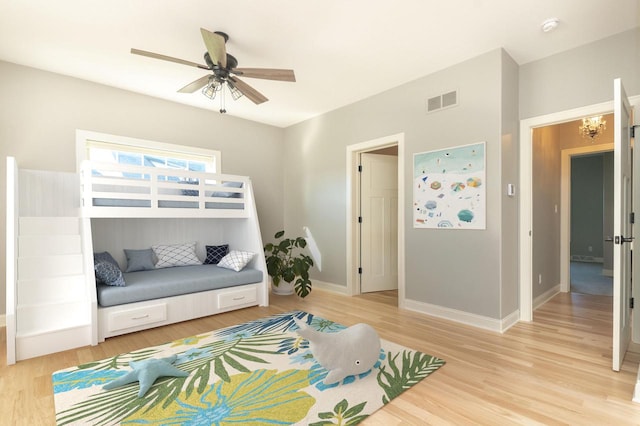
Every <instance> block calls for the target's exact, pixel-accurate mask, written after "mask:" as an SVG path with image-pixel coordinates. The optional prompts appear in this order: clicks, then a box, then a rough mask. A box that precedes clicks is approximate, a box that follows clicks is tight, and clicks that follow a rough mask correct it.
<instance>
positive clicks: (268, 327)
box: [53, 311, 444, 426]
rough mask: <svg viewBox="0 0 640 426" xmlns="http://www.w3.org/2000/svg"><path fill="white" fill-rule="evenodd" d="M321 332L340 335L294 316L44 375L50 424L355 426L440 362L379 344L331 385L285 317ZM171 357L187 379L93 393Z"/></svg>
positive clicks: (326, 324)
mask: <svg viewBox="0 0 640 426" xmlns="http://www.w3.org/2000/svg"><path fill="white" fill-rule="evenodd" d="M294 317H296V318H299V319H301V320H303V321H306V322H307V323H308V324H310V325H311V326H312V327H314V328H315V329H317V330H321V331H324V332H336V331H339V330H342V329H344V328H345V327H344V326H342V325H340V324H338V323H335V322H332V321H329V320H326V319H323V318H320V317H317V316H314V315H312V314H309V313H306V312H302V311H295V312H289V313H285V314H279V315H274V316H271V317H267V318H263V319H259V320H255V321H250V322H247V323H244V324H240V325H236V326H232V327H227V328H223V329H220V330H216V331H213V332H210V333H205V334H199V335H197V336H191V337H187V338H185V339H180V340H176V341H174V342H170V343H167V344H164V345H160V346H155V347H150V348H146V349H142V350H139V351H134V352H129V353H126V354H121V355H117V356H114V357H112V358H108V359H104V360H101V361H95V362H90V363H87V364H82V365H79V366H77V367H72V368H67V369H65V370H60V371H57V372H55V373H53V391H54V400H55V408H56V421H57V423H58V425H117V424H124V425H126V424H135V425H185V424H193V425H205V424H206V425H220V426H223V425H239V424H242V425H250V424H255V425H260V424H268V425H291V424H300V425H355V424H357V423H359V422H361V421H362V420H364V419H365V418H366V417H368V416H369V415H370V414H372V413H373V412H374V411H376V410H377V409H379V408H380V407H382V406H383V405H384V404H387V403H388V402H389V401H391V400H392V399H393V398H395V397H396V396H398V395H400V394H401V393H402V392H404V391H405V390H407V389H409V388H410V387H411V386H413V385H415V384H416V383H418V382H419V381H420V380H422V379H424V378H425V377H427V376H428V375H429V374H431V373H433V372H434V371H435V370H437V369H438V368H440V367H441V366H442V365H444V361H443V360H441V359H439V358H436V357H434V356H431V355H427V354H424V353H421V352H418V351H414V350H411V349H408V348H405V347H403V346H400V345H397V344H395V343H392V342H389V341H386V340H382V342H381V343H382V349H381V351H380V358H379V360H378V362H377V363H376V365H375V366H374V368H373V369H372V370H371V371H369V372H368V373H364V374H362V375H359V376H349V377H347V378H345V379H344V380H343V381H342V382H341V383H339V384H332V385H328V386H327V385H325V384H324V383H323V379H324V377H325V376H326V375H327V371H326V370H325V369H323V368H322V367H320V366H319V365H318V364H317V362H316V361H315V360H314V358H313V355H312V354H311V352H310V350H309V346H308V342H307V341H306V340H305V339H303V338H301V337H299V336H298V334H297V333H296V332H295V330H296V329H297V326H296V325H295V323H294V321H293V318H294ZM174 354H175V355H177V360H176V362H175V364H174V365H175V366H176V367H177V368H179V369H180V370H183V371H186V372H189V373H190V374H189V376H188V377H162V378H159V379H158V380H156V382H155V384H154V385H153V386H152V387H151V389H149V391H148V392H147V393H146V395H144V396H143V397H141V398H139V397H138V389H139V384H138V382H135V383H132V384H129V385H125V386H122V387H119V388H115V389H111V390H103V389H102V386H103V385H104V384H105V383H108V382H110V381H112V380H114V379H116V378H118V377H120V376H122V375H124V374H126V373H127V372H128V371H130V367H129V362H130V361H140V360H143V359H147V358H164V357H168V356H171V355H174Z"/></svg>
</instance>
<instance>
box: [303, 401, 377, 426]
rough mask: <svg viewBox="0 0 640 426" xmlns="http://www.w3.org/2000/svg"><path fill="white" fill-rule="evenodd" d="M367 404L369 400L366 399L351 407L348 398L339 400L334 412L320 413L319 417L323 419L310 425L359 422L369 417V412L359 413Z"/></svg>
mask: <svg viewBox="0 0 640 426" xmlns="http://www.w3.org/2000/svg"><path fill="white" fill-rule="evenodd" d="M366 404H367V402H366V401H365V402H361V403H360V404H357V405H354V406H353V407H351V408H349V403H348V402H347V400H346V399H343V400H342V401H340V402H338V403H337V404H336V406H335V407H333V412H331V411H326V412H323V413H318V418H319V419H321V421H319V422H315V423H310V425H309V426H328V425H340V426H351V425H355V424H358V423H360V422H361V421H363V420H364V419H366V418H367V417H369V416H368V415H367V414H364V415H359V414H360V413H361V412H362V410H363V409H364V406H365V405H366Z"/></svg>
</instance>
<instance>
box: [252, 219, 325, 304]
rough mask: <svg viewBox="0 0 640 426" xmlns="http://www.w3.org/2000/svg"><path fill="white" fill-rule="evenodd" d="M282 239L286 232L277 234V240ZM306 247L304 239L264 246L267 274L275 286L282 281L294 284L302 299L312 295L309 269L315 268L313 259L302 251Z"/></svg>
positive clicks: (285, 240)
mask: <svg viewBox="0 0 640 426" xmlns="http://www.w3.org/2000/svg"><path fill="white" fill-rule="evenodd" d="M282 237H284V231H278V232H276V234H275V238H276V239H279V238H282ZM306 246H307V240H305V239H304V238H303V237H296V238H295V239H290V238H285V239H283V240H281V241H279V242H276V243H268V244H266V245H265V246H264V253H265V259H266V263H267V273H268V274H269V276H270V277H271V279H272V282H273V285H275V286H277V285H278V284H280V281H285V282H288V283H291V282H293V283H294V289H295V291H296V294H297V295H298V296H300V297H306V296H308V295H309V293H311V280H310V279H309V269H310V268H311V267H312V266H313V259H312V258H311V257H310V256H307V255H306V254H304V253H302V252H301V251H300V250H302V249H304V248H305V247H306Z"/></svg>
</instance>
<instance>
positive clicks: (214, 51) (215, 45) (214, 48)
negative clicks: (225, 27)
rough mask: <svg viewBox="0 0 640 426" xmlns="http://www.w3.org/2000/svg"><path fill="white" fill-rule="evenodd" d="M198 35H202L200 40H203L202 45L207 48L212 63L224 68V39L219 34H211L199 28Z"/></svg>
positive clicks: (225, 55)
mask: <svg viewBox="0 0 640 426" xmlns="http://www.w3.org/2000/svg"><path fill="white" fill-rule="evenodd" d="M200 33H201V34H202V40H204V45H205V46H207V52H209V56H211V60H212V61H213V63H214V64H219V65H220V66H221V67H222V68H226V67H227V48H226V47H225V42H226V40H225V38H224V37H223V36H221V35H220V34H216V33H212V32H211V31H208V30H205V29H204V28H200Z"/></svg>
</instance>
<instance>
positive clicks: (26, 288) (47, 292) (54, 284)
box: [18, 275, 87, 305]
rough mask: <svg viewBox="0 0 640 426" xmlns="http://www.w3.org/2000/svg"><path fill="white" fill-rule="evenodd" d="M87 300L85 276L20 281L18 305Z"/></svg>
mask: <svg viewBox="0 0 640 426" xmlns="http://www.w3.org/2000/svg"><path fill="white" fill-rule="evenodd" d="M81 299H83V300H86V299H87V291H86V283H85V277H84V275H68V276H62V277H42V278H34V279H30V280H19V281H18V304H19V305H32V304H38V303H47V302H49V303H61V302H66V301H71V300H81Z"/></svg>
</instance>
